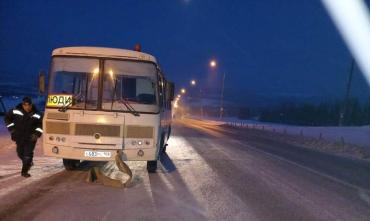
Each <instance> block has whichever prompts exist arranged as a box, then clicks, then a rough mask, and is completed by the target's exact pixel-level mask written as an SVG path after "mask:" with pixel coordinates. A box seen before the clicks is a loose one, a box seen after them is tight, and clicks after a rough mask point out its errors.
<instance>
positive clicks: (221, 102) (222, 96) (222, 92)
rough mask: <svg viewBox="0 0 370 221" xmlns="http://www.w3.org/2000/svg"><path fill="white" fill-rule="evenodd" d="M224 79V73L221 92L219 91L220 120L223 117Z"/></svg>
mask: <svg viewBox="0 0 370 221" xmlns="http://www.w3.org/2000/svg"><path fill="white" fill-rule="evenodd" d="M225 77H226V73H225V72H224V74H223V77H222V90H221V98H220V99H221V101H220V119H222V117H223V115H224V90H225Z"/></svg>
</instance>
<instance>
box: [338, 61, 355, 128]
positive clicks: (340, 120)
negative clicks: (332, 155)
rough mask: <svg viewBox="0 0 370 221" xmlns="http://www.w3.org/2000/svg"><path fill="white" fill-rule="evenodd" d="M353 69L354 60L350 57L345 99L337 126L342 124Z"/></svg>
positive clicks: (345, 112) (349, 92) (346, 107)
mask: <svg viewBox="0 0 370 221" xmlns="http://www.w3.org/2000/svg"><path fill="white" fill-rule="evenodd" d="M354 69H355V60H354V59H353V58H352V63H351V68H350V71H349V76H348V81H347V89H346V95H345V100H344V104H343V107H342V111H341V113H340V116H339V126H343V123H344V122H343V121H344V117H345V116H346V114H347V109H348V103H349V97H350V95H351V85H352V78H353V71H354Z"/></svg>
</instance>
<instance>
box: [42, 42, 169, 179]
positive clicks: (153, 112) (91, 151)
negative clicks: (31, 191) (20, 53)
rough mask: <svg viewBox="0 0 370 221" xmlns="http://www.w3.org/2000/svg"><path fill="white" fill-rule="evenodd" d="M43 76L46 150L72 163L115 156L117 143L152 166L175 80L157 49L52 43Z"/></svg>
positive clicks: (162, 147) (165, 131)
mask: <svg viewBox="0 0 370 221" xmlns="http://www.w3.org/2000/svg"><path fill="white" fill-rule="evenodd" d="M41 77H43V76H41ZM39 82H42V84H45V79H41V80H40V79H39ZM47 83H48V85H47V101H46V102H45V114H44V118H43V130H44V134H43V151H44V155H46V156H51V157H58V158H62V159H63V165H64V167H65V169H66V170H73V169H76V168H77V167H78V165H79V163H80V162H81V161H82V160H86V161H113V160H115V155H116V154H117V153H118V152H120V151H122V153H123V154H122V160H125V161H147V170H148V172H150V173H153V172H155V171H156V169H157V160H158V159H159V157H160V155H161V154H162V153H164V152H165V151H166V145H167V144H166V143H167V140H168V139H169V136H170V133H171V106H172V105H171V103H172V100H173V98H174V84H173V83H172V82H170V81H167V80H166V78H165V76H164V74H163V72H162V70H161V68H160V66H159V64H158V62H157V60H156V58H155V57H153V56H152V55H150V54H147V53H143V52H140V51H134V50H126V49H117V48H102V47H64V48H57V49H55V50H53V52H52V61H51V66H50V71H49V76H48V81H47ZM43 87H45V85H40V83H39V88H43Z"/></svg>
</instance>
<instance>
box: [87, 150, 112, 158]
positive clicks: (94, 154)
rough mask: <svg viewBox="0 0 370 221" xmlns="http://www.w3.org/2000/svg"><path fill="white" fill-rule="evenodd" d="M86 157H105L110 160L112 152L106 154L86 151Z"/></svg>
mask: <svg viewBox="0 0 370 221" xmlns="http://www.w3.org/2000/svg"><path fill="white" fill-rule="evenodd" d="M85 157H103V158H109V157H111V152H105V151H85Z"/></svg>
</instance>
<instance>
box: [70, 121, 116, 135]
mask: <svg viewBox="0 0 370 221" xmlns="http://www.w3.org/2000/svg"><path fill="white" fill-rule="evenodd" d="M96 133H99V134H100V135H101V136H106V137H121V127H120V126H114V125H97V124H76V128H75V135H81V136H93V135H94V134H96Z"/></svg>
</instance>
